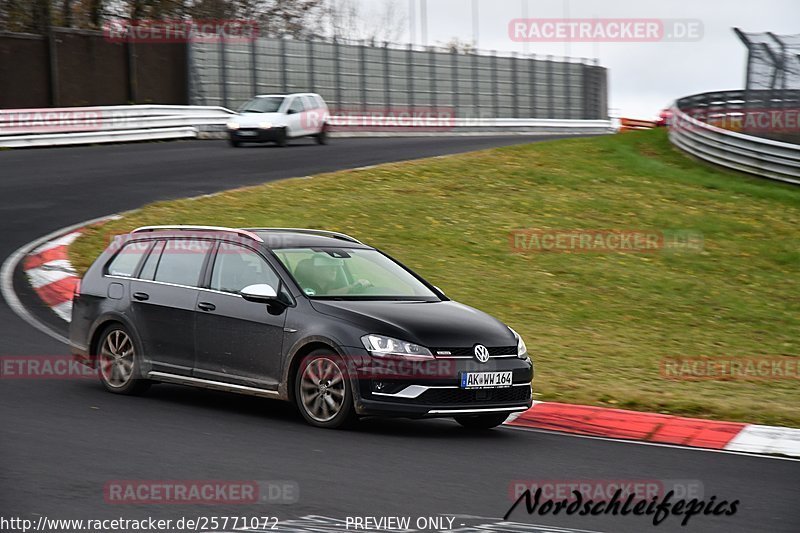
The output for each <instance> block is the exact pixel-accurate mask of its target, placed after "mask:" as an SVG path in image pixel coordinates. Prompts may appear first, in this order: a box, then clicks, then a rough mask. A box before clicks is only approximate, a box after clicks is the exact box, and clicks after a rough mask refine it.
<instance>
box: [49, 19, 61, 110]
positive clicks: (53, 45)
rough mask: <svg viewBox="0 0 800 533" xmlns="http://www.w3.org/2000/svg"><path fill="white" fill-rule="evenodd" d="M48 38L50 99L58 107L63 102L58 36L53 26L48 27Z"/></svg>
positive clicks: (51, 103)
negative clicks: (61, 96) (60, 84)
mask: <svg viewBox="0 0 800 533" xmlns="http://www.w3.org/2000/svg"><path fill="white" fill-rule="evenodd" d="M46 39H47V41H46V42H47V63H48V66H49V67H50V70H49V72H48V74H49V78H50V87H49V88H50V94H49V95H48V96H49V98H48V99H49V100H50V105H51V106H52V107H58V106H59V105H60V103H61V98H60V92H61V88H60V86H59V79H58V41H57V40H56V36H55V35H54V33H53V28H52V27H50V28H48V30H47V37H46Z"/></svg>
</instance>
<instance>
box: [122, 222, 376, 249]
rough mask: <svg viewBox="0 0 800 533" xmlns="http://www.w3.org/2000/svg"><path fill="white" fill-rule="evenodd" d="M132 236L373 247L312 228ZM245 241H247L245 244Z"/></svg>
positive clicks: (157, 230) (154, 229)
mask: <svg viewBox="0 0 800 533" xmlns="http://www.w3.org/2000/svg"><path fill="white" fill-rule="evenodd" d="M130 235H131V236H134V235H135V236H136V237H144V238H146V239H155V238H163V237H182V238H192V237H206V238H208V237H214V238H229V239H231V240H238V241H240V242H247V241H248V240H250V241H254V242H255V243H257V244H260V245H263V246H265V247H266V248H270V249H278V248H328V247H335V248H362V249H371V248H372V247H371V246H367V245H366V244H364V243H362V242H360V241H358V240H357V239H355V238H353V237H351V236H349V235H346V234H344V233H339V232H335V231H326V230H318V229H309V228H246V229H245V228H227V227H221V226H193V225H175V226H144V227H141V228H137V229H135V230H133V231H132V232H131V234H130ZM242 239H244V240H242Z"/></svg>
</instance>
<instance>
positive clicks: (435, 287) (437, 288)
mask: <svg viewBox="0 0 800 533" xmlns="http://www.w3.org/2000/svg"><path fill="white" fill-rule="evenodd" d="M433 288H434V289H436V290H437V291H439V292H440V293H442V294H444V291H443V290H442V289H440V288H439V287H437V286H436V285H434V286H433Z"/></svg>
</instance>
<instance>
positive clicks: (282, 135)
mask: <svg viewBox="0 0 800 533" xmlns="http://www.w3.org/2000/svg"><path fill="white" fill-rule="evenodd" d="M275 144H276V145H278V146H279V147H281V148H284V147H285V146H286V145H287V144H289V137H288V136H287V135H286V128H283V129H282V130H281V131H280V132H279V133H278V137H277V138H276V139H275Z"/></svg>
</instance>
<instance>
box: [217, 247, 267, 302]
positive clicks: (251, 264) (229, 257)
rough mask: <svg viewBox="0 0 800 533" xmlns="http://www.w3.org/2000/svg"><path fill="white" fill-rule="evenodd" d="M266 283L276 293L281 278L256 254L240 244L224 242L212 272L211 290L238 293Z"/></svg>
mask: <svg viewBox="0 0 800 533" xmlns="http://www.w3.org/2000/svg"><path fill="white" fill-rule="evenodd" d="M261 283H266V284H267V285H270V286H271V287H272V288H273V289H275V290H276V291H277V290H278V287H279V285H280V278H279V277H278V275H277V274H276V273H275V271H274V270H273V269H272V267H270V266H269V264H268V263H267V262H266V261H265V260H264V258H263V257H261V256H260V255H258V254H257V253H256V252H254V251H253V250H251V249H249V248H245V247H244V246H239V245H238V244H231V243H226V242H222V243H220V245H219V250H218V251H217V257H216V259H215V260H214V269H213V270H212V271H211V287H210V288H211V289H213V290H215V291H222V292H230V293H238V292H239V291H241V290H242V289H244V288H245V287H247V286H248V285H257V284H261Z"/></svg>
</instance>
